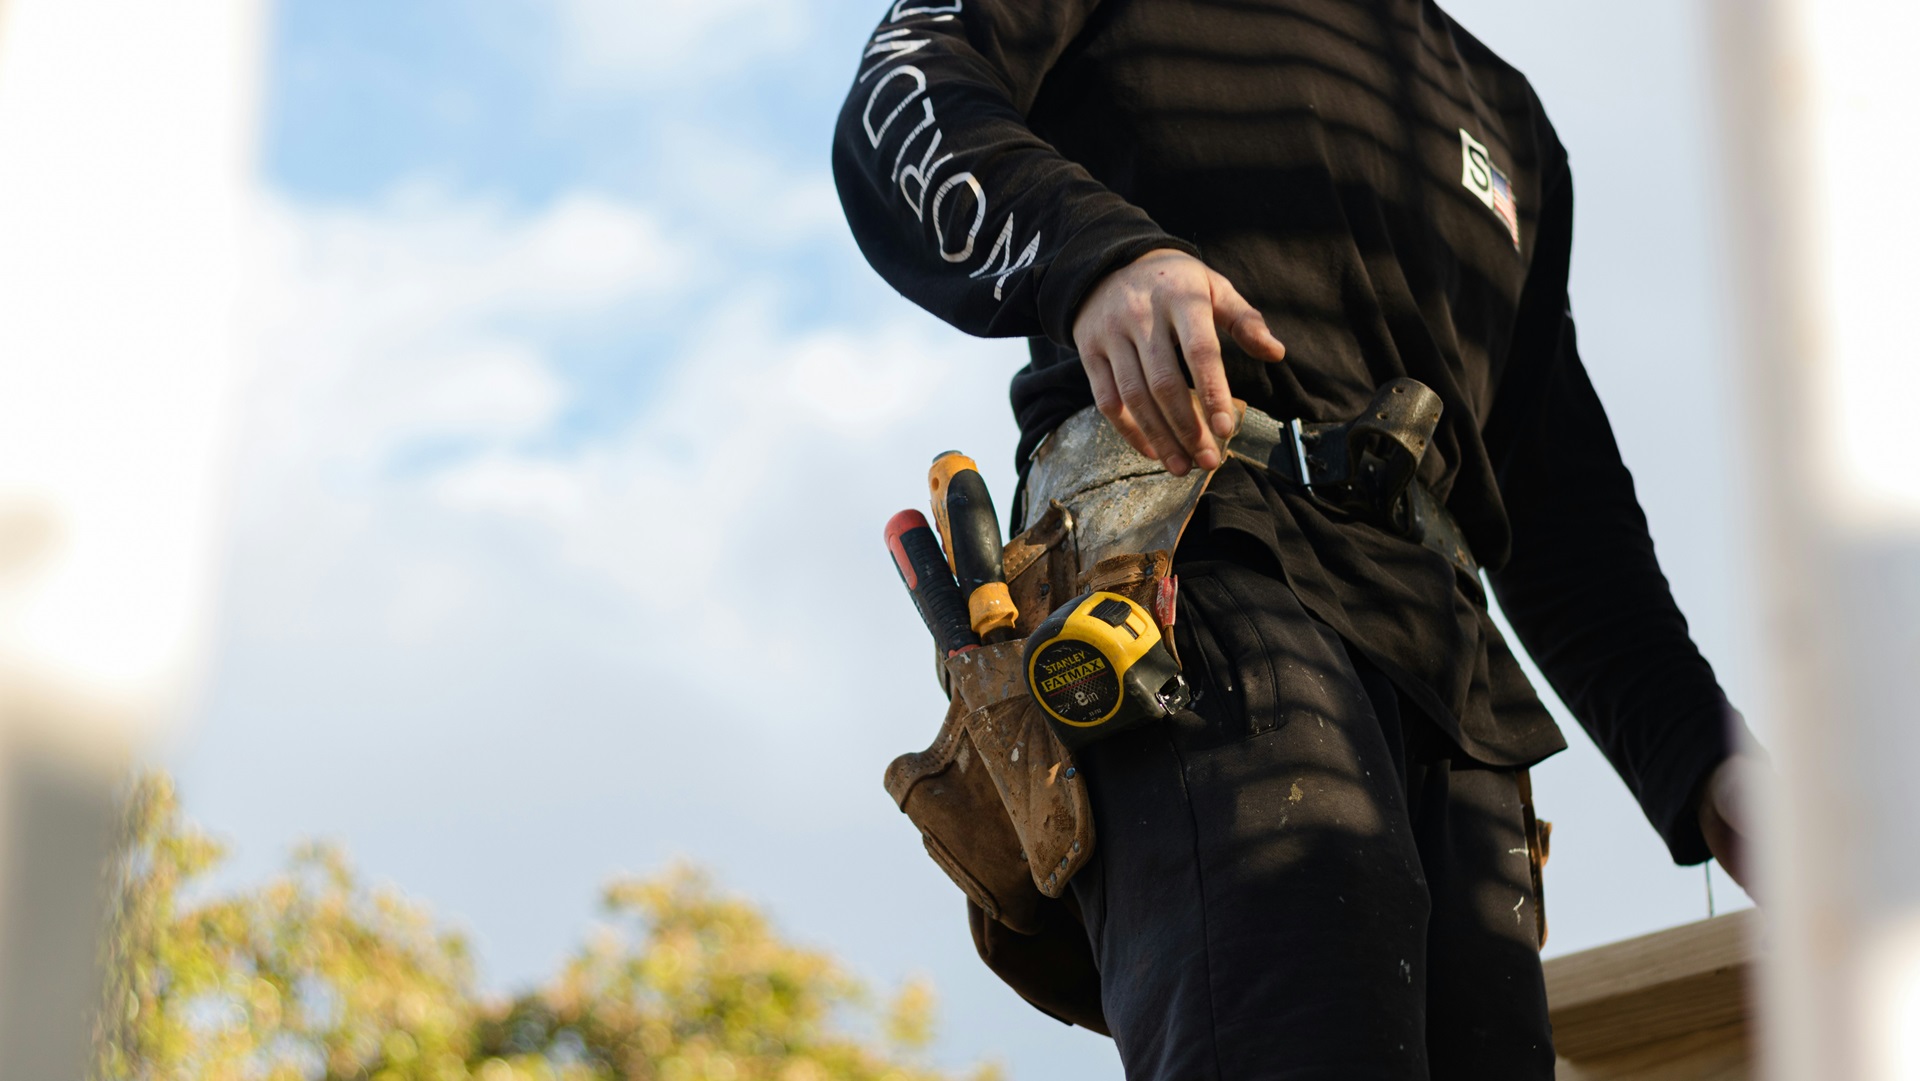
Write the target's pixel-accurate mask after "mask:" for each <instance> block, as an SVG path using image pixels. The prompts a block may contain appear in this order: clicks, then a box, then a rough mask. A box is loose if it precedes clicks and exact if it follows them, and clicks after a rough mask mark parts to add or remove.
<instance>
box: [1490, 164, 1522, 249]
mask: <svg viewBox="0 0 1920 1081" xmlns="http://www.w3.org/2000/svg"><path fill="white" fill-rule="evenodd" d="M1493 212H1494V213H1495V214H1497V215H1499V216H1500V220H1501V221H1503V222H1506V223H1507V232H1508V233H1510V234H1512V236H1513V250H1515V251H1519V250H1520V208H1519V207H1517V206H1515V205H1514V202H1513V183H1512V182H1511V181H1509V180H1508V179H1507V174H1505V173H1503V172H1501V171H1500V169H1499V167H1497V166H1496V167H1495V168H1494V170H1493Z"/></svg>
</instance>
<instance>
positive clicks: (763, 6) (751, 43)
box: [559, 0, 807, 85]
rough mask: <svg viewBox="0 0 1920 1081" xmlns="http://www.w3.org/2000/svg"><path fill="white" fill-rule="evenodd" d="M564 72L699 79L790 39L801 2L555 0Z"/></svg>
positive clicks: (798, 25)
mask: <svg viewBox="0 0 1920 1081" xmlns="http://www.w3.org/2000/svg"><path fill="white" fill-rule="evenodd" d="M559 10H560V16H561V26H562V32H563V34H564V38H563V40H564V42H565V44H566V46H567V53H566V63H567V74H569V75H571V76H573V77H575V78H577V79H580V80H582V81H586V82H594V83H615V84H621V85H635V84H642V85H646V84H665V83H669V82H679V83H683V84H684V83H689V82H704V81H707V80H710V79H712V78H713V77H714V76H717V75H723V74H726V73H729V72H732V71H735V70H738V69H739V68H740V67H741V66H742V65H744V64H746V63H748V62H750V61H752V60H754V59H756V58H759V57H762V56H765V55H767V54H769V53H773V52H779V51H782V50H786V49H792V48H794V47H796V46H797V45H798V43H799V42H800V40H801V38H802V35H803V34H804V31H805V28H806V20H807V12H806V10H805V5H804V4H803V3H802V0H698V2H689V0H562V3H561V4H560V9H559Z"/></svg>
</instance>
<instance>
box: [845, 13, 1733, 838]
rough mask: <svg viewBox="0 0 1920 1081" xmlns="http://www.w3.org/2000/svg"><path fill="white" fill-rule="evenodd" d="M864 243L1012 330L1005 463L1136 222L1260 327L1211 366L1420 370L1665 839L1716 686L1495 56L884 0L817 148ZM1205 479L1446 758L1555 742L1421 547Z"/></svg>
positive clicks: (1306, 33)
mask: <svg viewBox="0 0 1920 1081" xmlns="http://www.w3.org/2000/svg"><path fill="white" fill-rule="evenodd" d="M833 163H834V173H835V178H836V181H837V182H838V185H839V190H840V196H841V200H842V204H843V206H844V208H845V210H846V214H847V219H848V221H849V223H850V224H851V226H852V228H853V232H854V236H855V238H856V239H857V240H858V242H859V244H860V246H861V249H862V251H863V252H864V253H865V254H866V256H867V258H868V259H869V261H871V263H872V264H873V266H874V267H875V269H877V270H878V271H879V272H880V273H881V274H882V275H883V276H884V277H885V278H886V279H887V281H889V282H890V283H892V284H893V285H894V287H895V288H897V289H899V290H900V291H901V292H902V293H903V294H905V295H906V296H907V297H909V298H911V299H912V300H914V301H916V302H917V303H919V304H920V305H921V306H923V307H925V308H927V309H928V310H929V311H931V312H933V313H934V314H936V315H938V316H940V317H941V318H943V319H945V320H947V321H948V322H949V323H952V324H953V325H954V326H956V327H958V328H960V329H961V330H964V331H967V332H969V333H973V334H979V335H992V336H1012V335H1025V336H1028V337H1029V338H1030V339H1031V351H1032V362H1031V363H1030V364H1029V365H1028V366H1027V367H1026V368H1025V369H1023V370H1022V371H1021V372H1020V373H1019V374H1018V375H1016V376H1015V378H1014V381H1013V389H1012V396H1013V406H1014V411H1015V415H1016V417H1017V419H1018V420H1019V423H1020V428H1021V441H1020V448H1019V455H1020V459H1021V462H1022V464H1023V465H1024V462H1025V460H1026V457H1027V456H1028V455H1029V454H1030V453H1031V452H1032V449H1033V448H1034V447H1035V446H1036V445H1037V444H1038V443H1039V441H1040V439H1042V438H1043V437H1044V436H1045V435H1046V433H1047V432H1049V431H1051V430H1052V429H1053V427H1054V426H1055V425H1056V424H1058V423H1059V422H1060V421H1061V420H1062V419H1064V418H1065V417H1067V416H1069V415H1071V414H1072V413H1074V412H1075V411H1077V410H1079V409H1081V408H1084V407H1085V406H1087V405H1089V404H1091V403H1092V401H1093V397H1092V392H1091V390H1090V388H1089V386H1088V383H1087V379H1086V375H1085V373H1084V371H1083V370H1082V368H1081V366H1080V364H1079V361H1078V358H1077V356H1076V355H1075V353H1074V350H1073V345H1072V335H1071V329H1072V321H1073V316H1074V314H1075V312H1076V311H1077V310H1078V308H1079V305H1080V302H1081V300H1082V299H1083V298H1084V297H1085V296H1086V294H1087V293H1088V292H1089V291H1090V290H1091V289H1092V287H1093V286H1094V285H1095V283H1097V282H1098V281H1099V280H1100V279H1101V278H1102V277H1103V276H1105V275H1106V274H1107V273H1108V272H1109V271H1112V270H1113V269H1115V268H1117V267H1119V266H1122V265H1124V264H1126V263H1127V262H1129V261H1131V260H1133V259H1134V258H1136V257H1138V256H1140V255H1142V254H1144V253H1146V252H1148V251H1151V250H1153V249H1156V248H1177V249H1181V250H1184V251H1187V252H1190V253H1193V254H1195V255H1198V256H1200V257H1201V258H1203V259H1204V260H1205V261H1206V262H1207V263H1208V264H1209V265H1211V266H1212V267H1213V268H1214V269H1216V270H1218V271H1219V272H1221V273H1222V274H1224V275H1226V277H1227V278H1228V279H1229V280H1230V281H1232V282H1233V283H1234V285H1235V286H1236V287H1237V288H1238V289H1239V290H1240V292H1241V293H1242V294H1243V295H1244V296H1245V297H1246V298H1247V299H1248V300H1249V301H1250V302H1251V303H1252V304H1253V305H1254V306H1255V307H1257V308H1259V309H1260V311H1261V312H1262V313H1263V314H1264V315H1265V316H1266V319H1267V321H1268V323H1269V325H1270V326H1271V327H1272V328H1273V331H1274V333H1275V334H1276V336H1278V337H1279V339H1280V340H1281V341H1283V342H1285V343H1286V344H1287V348H1288V359H1287V361H1286V362H1285V363H1284V364H1279V365H1269V364H1264V363H1262V362H1259V361H1256V360H1253V359H1252V358H1249V357H1247V356H1246V355H1245V354H1243V353H1242V352H1240V351H1239V350H1238V349H1236V348H1235V347H1234V346H1233V345H1232V343H1231V342H1223V343H1222V344H1223V347H1224V349H1225V352H1226V357H1227V360H1226V363H1227V373H1228V378H1229V381H1230V382H1231V385H1232V386H1233V388H1234V392H1235V394H1236V395H1237V396H1239V397H1241V398H1244V399H1246V400H1247V401H1248V402H1250V403H1251V404H1253V405H1255V406H1257V407H1259V408H1261V409H1264V410H1265V411H1267V412H1268V413H1270V414H1273V415H1275V416H1280V417H1292V416H1302V417H1305V418H1306V419H1308V420H1343V419H1346V418H1348V417H1351V416H1353V415H1354V414H1355V413H1357V412H1358V411H1359V410H1360V409H1361V407H1362V406H1363V405H1364V404H1365V403H1366V402H1367V400H1368V398H1369V397H1370V396H1371V395H1372V393H1373V391H1374V389H1375V388H1376V387H1378V386H1380V385H1381V384H1383V383H1385V382H1387V381H1388V380H1390V379H1393V378H1395V377H1398V376H1403V375H1405V376H1412V377H1413V378H1415V379H1418V380H1420V381H1421V382H1423V383H1425V384H1427V385H1428V386H1430V387H1433V388H1434V389H1435V390H1436V391H1437V392H1438V393H1439V394H1440V396H1441V398H1442V399H1443V400H1444V402H1445V406H1446V412H1445V416H1444V417H1443V418H1442V422H1441V428H1440V431H1439V432H1438V433H1437V434H1436V437H1435V439H1434V441H1433V443H1432V445H1431V449H1430V450H1429V451H1428V453H1427V455H1426V457H1425V459H1424V461H1423V462H1422V465H1421V470H1420V476H1421V479H1422V480H1423V481H1424V482H1425V483H1426V484H1427V485H1428V486H1429V487H1431V488H1432V489H1433V491H1434V492H1435V493H1436V494H1438V495H1439V496H1440V497H1441V498H1442V499H1443V500H1444V501H1445V502H1446V504H1447V506H1448V507H1449V509H1450V510H1451V511H1452V512H1453V514H1454V515H1455V517H1456V518H1457V519H1458V520H1459V521H1460V523H1461V525H1462V527H1463V528H1464V530H1465V532H1466V534H1467V537H1468V539H1469V541H1470V542H1471V544H1472V547H1473V550H1474V553H1475V555H1476V556H1477V557H1478V558H1479V560H1480V561H1481V562H1482V564H1483V565H1485V566H1486V567H1487V568H1488V570H1489V572H1490V578H1491V581H1492V583H1493V586H1494V589H1495V591H1496V592H1497V594H1498V595H1499V597H1500V600H1501V604H1502V606H1503V608H1504V609H1505V611H1506V613H1507V615H1508V618H1509V619H1510V621H1511V622H1512V625H1513V626H1514V628H1515V629H1516V630H1517V631H1518V632H1519V635H1520V637H1521V640H1522V641H1523V642H1524V644H1525V645H1526V646H1527V648H1528V649H1529V651H1530V652H1531V653H1532V654H1533V656H1534V658H1535V659H1536V660H1537V661H1538V662H1539V664H1540V667H1541V669H1542V670H1543V671H1544V672H1545V673H1546V675H1547V678H1548V679H1549V680H1550V681H1551V682H1552V684H1553V685H1554V687H1555V689H1556V690H1557V691H1558V692H1559V693H1560V695H1561V696H1562V698H1563V699H1565V701H1566V702H1567V704H1568V706H1569V707H1570V708H1571V709H1572V710H1573V712H1574V714H1575V716H1576V717H1578V718H1579V720H1580V722H1581V723H1582V724H1583V725H1584V726H1585V727H1586V728H1587V730H1588V731H1589V732H1590V733H1591V734H1592V735H1593V737H1594V739H1595V741H1596V742H1597V743H1598V744H1599V745H1600V747H1601V749H1602V750H1603V751H1604V752H1605V753H1606V755H1607V756H1608V758H1609V759H1610V760H1611V761H1612V763H1613V764H1614V766H1615V767H1616V768H1617V769H1618V770H1619V772H1620V774H1621V776H1622V777H1623V778H1625V780H1626V781H1627V783H1628V785H1629V786H1630V787H1631V788H1632V790H1633V792H1634V794H1635V795H1636V797H1637V798H1638V799H1639V800H1640V802H1641V805H1642V807H1643V808H1644V809H1645V810H1646V812H1647V815H1648V817H1649V818H1650V819H1651V820H1652V822H1653V824H1654V825H1655V827H1656V828H1657V829H1658V830H1659V831H1660V833H1661V835H1662V836H1663V837H1664V838H1665V840H1666V841H1667V844H1668V846H1669V847H1670V849H1671V850H1672V852H1673V855H1674V857H1675V859H1676V860H1679V861H1681V862H1698V861H1699V860H1701V859H1704V858H1706V855H1707V852H1706V848H1705V844H1704V842H1703V840H1702V839H1701V836H1700V832H1699V828H1698V825H1697V823H1696V822H1695V821H1694V820H1693V816H1692V815H1691V813H1690V811H1691V799H1692V796H1693V794H1694V793H1695V792H1696V791H1697V789H1698V787H1699V785H1700V783H1701V782H1702V781H1703V779H1704V778H1705V777H1706V775H1707V773H1708V772H1709V771H1710V770H1711V769H1712V767H1713V766H1714V765H1715V764H1716V763H1718V762H1719V761H1720V760H1721V759H1722V758H1724V757H1725V756H1726V754H1727V752H1728V745H1729V740H1730V733H1729V730H1728V718H1729V714H1730V711H1729V709H1728V706H1727V703H1726V699H1725V697H1724V696H1723V694H1722V693H1721V691H1720V688H1719V686H1718V684H1717V682H1716V681H1715V678H1714V675H1713V672H1712V670H1711V668H1710V667H1709V666H1708V664H1707V662H1706V661H1705V659H1703V658H1702V657H1701V656H1700V653H1699V651H1698V649H1696V648H1695V646H1694V644H1693V642H1692V641H1691V639H1690V638H1689V636H1688V633H1687V627H1686V622H1685V620H1684V619H1683V618H1682V616H1681V615H1680V612H1679V610H1678V608H1677V607H1676V606H1675V604H1674V602H1673V598H1672V595H1671V592H1670V590H1669V589H1668V586H1667V582H1666V580H1665V578H1664V577H1663V576H1662V575H1661V573H1660V569H1659V565H1658V563H1657V561H1656V559H1655V557H1654V551H1653V543H1652V540H1651V539H1650V537H1649V536H1648V532H1647V524H1646V519H1645V516H1644V514H1643V513H1642V512H1641V510H1640V507H1639V503H1638V501H1637V500H1636V498H1635V496H1634V491H1633V482H1632V478H1631V477H1630V476H1629V475H1628V472H1627V470H1626V467H1625V466H1624V465H1623V464H1622V463H1621V460H1620V455H1619V451H1618V448H1617V447H1616V445H1615V443H1614V440H1613V435H1612V432H1611V429H1610V428H1609V426H1608V423H1607V419H1606V414H1605V411H1604V410H1603V409H1602V407H1601V405H1600V402H1599V399H1598V398H1597V397H1596V396H1595V394H1594V391H1593V388H1592V385H1591V384H1590V383H1589V382H1588V379H1587V376H1586V372H1585V370H1584V368H1583V367H1582V365H1581V362H1580V357H1579V354H1578V351H1577V349H1576V345H1575V337H1574V327H1573V319H1572V316H1571V314H1570V310H1569V303H1568V297H1567V270H1568V260H1569V256H1570V252H1571V247H1572V229H1573V188H1572V180H1571V177H1570V175H1569V172H1568V167H1567V157H1566V153H1565V150H1564V149H1563V148H1562V146H1561V145H1560V142H1559V139H1558V138H1557V136H1556V135H1555V133H1554V130H1553V127H1552V126H1551V125H1550V124H1549V123H1548V121H1547V118H1546V115H1545V112H1544V111H1543V109H1542V108H1541V105H1540V102H1539V99H1538V98H1537V97H1536V96H1535V95H1534V92H1533V90H1532V88H1531V87H1530V86H1529V85H1528V83H1527V81H1526V79H1525V78H1524V77H1522V76H1521V75H1520V74H1519V73H1518V72H1516V71H1515V70H1514V69H1513V68H1511V67H1509V66H1508V65H1506V64H1505V63H1503V62H1501V61H1500V60H1499V59H1498V58H1497V57H1496V56H1494V55H1493V53H1492V52H1491V51H1489V50H1488V49H1487V48H1486V47H1485V46H1483V45H1481V44H1480V43H1479V42H1478V41H1476V40H1475V39H1474V38H1473V37H1471V36H1470V35H1469V34H1467V33H1466V31H1464V30H1463V29H1461V28H1460V27H1459V26H1458V25H1457V24H1455V23H1454V22H1453V21H1452V19H1451V18H1449V17H1448V16H1447V15H1446V14H1445V13H1444V12H1442V11H1441V10H1440V9H1439V8H1438V7H1437V6H1435V5H1434V4H1432V3H1427V2H1420V0H896V2H894V3H892V4H891V6H890V7H888V8H887V10H886V13H885V15H884V18H883V20H882V22H881V24H880V26H879V28H878V29H877V30H876V31H875V33H874V35H873V37H872V38H871V39H870V40H869V41H868V43H867V44H866V46H865V48H864V49H863V51H862V56H861V60H860V66H859V69H858V74H857V76H856V79H855V82H854V85H853V89H852V92H851V93H850V95H849V97H848V99H847V103H846V106H845V108H844V109H843V111H842V113H841V117H840V122H839V126H838V130H837V133H836V138H835V143H834V153H833ZM1204 510H1205V513H1207V514H1209V515H1211V516H1212V518H1213V523H1214V526H1215V527H1216V528H1220V527H1226V528H1237V529H1240V530H1241V531H1243V532H1246V533H1248V534H1250V535H1252V536H1254V537H1255V538H1256V539H1258V540H1259V541H1261V542H1262V543H1263V544H1265V545H1267V546H1268V547H1269V548H1270V549H1271V550H1272V552H1273V553H1274V555H1275V556H1276V557H1277V559H1278V562H1279V564H1280V566H1281V568H1282V569H1283V571H1284V573H1285V574H1286V576H1287V578H1288V581H1289V582H1290V583H1291V584H1292V585H1293V587H1294V589H1295V590H1296V592H1297V593H1299V594H1300V596H1301V598H1302V600H1303V602H1304V603H1306V604H1307V605H1308V606H1309V607H1310V608H1311V609H1312V610H1313V611H1314V612H1315V614H1316V615H1317V616H1319V617H1320V618H1322V619H1323V620H1326V621H1327V622H1328V623H1329V624H1331V625H1332V626H1333V627H1334V628H1335V629H1336V630H1338V631H1339V632H1340V633H1341V634H1342V635H1343V636H1345V637H1346V638H1347V639H1348V640H1349V641H1350V642H1352V643H1354V644H1355V645H1356V647H1358V648H1360V649H1362V650H1363V651H1365V652H1366V653H1367V654H1368V655H1369V656H1370V657H1371V658H1372V659H1374V660H1375V661H1376V662H1377V663H1379V664H1380V665H1381V666H1382V667H1383V668H1384V669H1385V670H1386V671H1388V672H1389V673H1391V674H1393V676H1394V677H1395V679H1396V681H1397V682H1399V683H1400V685H1401V686H1402V688H1403V690H1405V691H1406V692H1407V693H1408V694H1410V695H1411V696H1413V697H1414V698H1415V700H1416V701H1419V702H1420V703H1421V704H1422V705H1423V707H1424V708H1425V709H1426V710H1427V712H1429V713H1430V714H1432V715H1433V716H1434V717H1435V719H1436V721H1438V723H1440V725H1441V726H1442V727H1443V728H1444V729H1445V730H1446V731H1447V732H1448V734H1449V735H1450V736H1451V737H1452V738H1453V739H1454V741H1455V742H1456V743H1457V744H1458V745H1459V746H1460V747H1461V749H1462V750H1464V751H1465V752H1466V753H1467V754H1469V755H1471V756H1472V757H1474V758H1476V759H1479V760H1481V761H1484V762H1488V763H1490V764H1496V765H1519V764H1528V763H1532V762H1536V761H1538V760H1540V759H1541V758H1544V757H1546V756H1547V755H1550V754H1552V753H1554V752H1555V751H1557V750H1560V749H1561V748H1562V747H1564V746H1565V743H1564V741H1563V739H1562V738H1561V736H1560V734H1559V732H1558V730H1557V729H1556V728H1555V726H1554V725H1553V722H1552V720H1551V719H1550V718H1549V717H1548V715H1547V714H1546V712H1545V711H1544V710H1543V709H1542V708H1541V707H1540V705H1539V703H1538V700H1537V699H1536V698H1535V696H1534V695H1533V693H1532V691H1531V689H1530V688H1529V687H1528V685H1527V683H1526V681H1525V677H1524V675H1523V674H1522V673H1521V671H1520V669H1519V666H1518V664H1517V663H1516V662H1515V661H1514V659H1513V657H1512V655H1511V653H1510V652H1509V651H1508V649H1507V647H1506V645H1505V644H1504V643H1503V642H1502V641H1501V639H1500V635H1499V633H1498V631H1497V630H1496V629H1495V628H1494V626H1493V624H1492V622H1491V620H1490V619H1489V618H1488V616H1487V613H1486V603H1485V598H1484V596H1483V595H1482V593H1481V590H1480V586H1479V583H1478V582H1477V581H1475V580H1473V579H1471V578H1469V577H1467V576H1465V575H1456V574H1455V573H1454V571H1453V570H1452V568H1451V566H1450V565H1449V564H1448V563H1447V562H1446V561H1445V560H1444V559H1441V558H1440V557H1438V556H1436V555H1434V554H1433V553H1431V552H1428V551H1426V550H1425V549H1422V548H1420V547H1418V546H1417V545H1413V544H1410V543H1408V542H1406V541H1403V540H1400V539H1398V538H1394V537H1391V536H1389V535H1387V534H1385V533H1383V532H1381V531H1379V530H1376V529H1374V528H1372V527H1370V526H1367V525H1364V524H1362V523H1358V522H1355V521H1352V520H1350V519H1346V518H1343V517H1340V516H1338V515H1335V514H1333V513H1331V512H1328V511H1327V510H1325V509H1324V508H1322V507H1320V506H1319V505H1318V504H1316V503H1314V502H1313V501H1311V500H1309V499H1306V498H1304V497H1301V496H1299V495H1298V493H1290V492H1284V491H1278V490H1276V489H1273V488H1272V487H1271V486H1268V485H1265V484H1263V483H1260V482H1258V480H1257V479H1256V478H1253V477H1251V476H1250V475H1248V474H1246V473H1245V472H1243V471H1239V470H1236V469H1231V468H1229V469H1225V470H1223V471H1222V473H1221V474H1220V475H1219V476H1218V477H1216V480H1215V484H1214V487H1213V490H1212V492H1211V494H1210V495H1209V497H1208V500H1207V505H1206V507H1205V508H1204Z"/></svg>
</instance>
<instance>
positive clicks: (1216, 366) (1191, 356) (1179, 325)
mask: <svg viewBox="0 0 1920 1081" xmlns="http://www.w3.org/2000/svg"><path fill="white" fill-rule="evenodd" d="M1172 314H1173V329H1174V332H1175V333H1176V334H1178V335H1179V336H1180V351H1181V352H1182V353H1184V354H1186V358H1187V372H1188V374H1190V375H1192V376H1193V389H1194V390H1196V391H1198V392H1199V393H1200V412H1201V415H1202V416H1204V417H1206V418H1207V426H1208V427H1210V428H1212V429H1213V434H1214V435H1215V436H1216V437H1218V438H1219V439H1221V440H1225V439H1227V438H1228V437H1230V436H1232V435H1233V429H1234V419H1233V391H1232V389H1231V388H1229V387H1228V386H1227V368H1226V364H1225V363H1224V362H1223V361H1222V360H1221V357H1220V336H1219V335H1218V334H1216V333H1215V332H1214V329H1213V312H1212V311H1211V310H1209V308H1208V306H1207V305H1206V304H1203V303H1200V302H1198V301H1195V302H1193V303H1190V304H1182V305H1180V306H1178V307H1176V308H1174V309H1173V313H1172Z"/></svg>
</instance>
